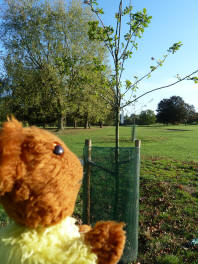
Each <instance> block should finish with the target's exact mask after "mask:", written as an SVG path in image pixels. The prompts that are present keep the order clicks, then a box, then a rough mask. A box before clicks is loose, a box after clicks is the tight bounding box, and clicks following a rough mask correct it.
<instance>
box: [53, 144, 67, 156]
mask: <svg viewBox="0 0 198 264" xmlns="http://www.w3.org/2000/svg"><path fill="white" fill-rule="evenodd" d="M53 153H54V154H56V155H62V154H63V153H64V149H63V147H62V146H61V145H55V147H54V150H53Z"/></svg>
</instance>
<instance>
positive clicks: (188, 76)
mask: <svg viewBox="0 0 198 264" xmlns="http://www.w3.org/2000/svg"><path fill="white" fill-rule="evenodd" d="M197 72H198V70H196V71H194V72H192V73H191V74H189V75H186V76H185V77H183V78H180V79H179V80H178V81H176V82H174V83H171V84H168V85H165V86H161V87H158V88H155V89H152V90H150V91H148V92H146V93H143V94H141V95H140V96H138V97H136V98H135V99H134V100H132V101H129V102H127V103H126V104H125V105H123V106H122V107H121V108H124V107H126V106H128V105H130V104H132V103H133V102H135V101H137V100H138V99H140V98H141V97H143V96H145V95H147V94H149V93H152V92H155V91H158V90H161V89H165V88H168V87H171V86H173V85H175V84H177V83H180V82H182V81H184V80H188V78H190V77H191V76H192V75H194V74H195V73H197Z"/></svg>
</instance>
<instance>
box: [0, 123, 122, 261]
mask: <svg viewBox="0 0 198 264" xmlns="http://www.w3.org/2000/svg"><path fill="white" fill-rule="evenodd" d="M82 175H83V173H82V167H81V164H80V161H79V159H78V158H77V157H76V156H75V155H74V154H73V153H72V152H71V151H70V150H69V149H68V148H67V147H66V146H65V144H64V143H63V142H62V141H61V140H60V139H59V138H58V137H56V136H55V135H54V134H51V133H49V132H48V131H45V130H42V129H39V128H37V127H26V128H23V127H22V125H21V123H20V122H18V121H17V120H16V119H14V118H11V119H10V120H8V121H7V122H5V123H3V127H2V129H1V132H0V202H1V204H2V205H3V207H4V209H5V211H6V212H7V214H8V215H9V216H10V218H11V219H13V220H14V221H13V222H12V223H10V224H9V225H8V226H7V227H5V228H2V229H1V230H0V263H1V264H85V263H86V264H96V263H97V264H114V263H117V262H118V261H119V259H120V257H121V255H122V252H123V248H124V244H125V232H124V230H123V226H124V224H123V223H116V222H113V221H107V222H98V223H96V225H95V227H93V228H91V227H87V226H81V227H78V226H77V225H76V224H75V222H76V220H75V219H74V218H72V217H71V215H72V213H73V210H74V205H75V201H76V197H77V194H78V191H79V189H80V185H81V181H82Z"/></svg>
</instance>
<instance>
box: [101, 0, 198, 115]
mask: <svg viewBox="0 0 198 264" xmlns="http://www.w3.org/2000/svg"><path fill="white" fill-rule="evenodd" d="M129 1H130V0H129ZM129 1H128V0H123V3H129ZM119 2H120V0H98V3H99V7H102V8H103V10H104V13H105V14H104V16H103V20H104V22H105V24H106V25H112V24H113V23H114V22H113V21H114V14H115V12H116V11H117V9H118V6H119ZM131 4H132V5H133V8H134V11H139V10H142V9H143V8H146V9H147V13H148V14H149V15H151V16H152V21H151V23H150V24H149V26H148V28H146V29H145V32H144V34H143V36H142V38H141V39H139V40H138V43H139V44H138V45H139V46H138V50H137V51H136V52H135V53H134V55H133V57H132V58H131V59H129V60H128V61H127V64H126V65H125V72H124V74H123V79H122V80H123V81H124V80H125V79H129V80H131V81H133V76H134V75H137V76H138V77H141V76H143V75H145V74H146V73H147V72H148V71H149V69H150V66H151V65H154V64H153V61H152V60H151V57H154V58H155V59H161V58H162V56H163V55H164V54H165V53H166V51H167V49H168V48H169V47H170V46H172V45H173V44H174V43H175V42H178V41H181V42H182V44H183V46H182V47H181V48H180V50H179V51H177V53H175V54H173V55H172V54H171V55H170V56H169V57H168V58H167V60H166V61H165V63H164V65H163V67H160V68H159V69H158V70H156V71H154V72H153V74H152V76H151V78H149V79H146V80H145V81H143V82H142V83H141V85H140V86H139V89H138V91H137V93H136V95H137V96H138V95H141V94H143V93H144V92H146V91H149V90H152V89H154V88H158V87H161V86H164V85H168V84H170V83H172V82H175V81H177V79H176V75H177V74H179V75H180V76H181V77H184V76H186V75H188V74H190V73H191V72H193V71H195V70H198V34H197V33H198V0H188V1H187V0H132V1H131ZM125 27H126V25H123V31H125V30H126V28H125ZM174 95H176V96H181V97H182V98H183V100H184V101H185V102H186V103H188V104H193V105H194V106H195V109H196V111H198V84H194V82H192V81H184V82H181V83H179V84H177V85H175V86H172V87H170V88H166V89H163V90H159V91H156V92H153V93H151V94H149V95H146V96H145V97H142V98H141V99H139V100H138V102H136V103H135V106H134V105H133V106H130V107H127V109H126V110H125V113H127V114H128V115H129V114H131V113H133V112H134V110H135V112H136V113H139V112H140V111H142V110H147V109H151V110H153V111H155V110H156V109H157V105H158V103H159V102H160V101H161V100H162V99H164V98H170V97H171V96H174Z"/></svg>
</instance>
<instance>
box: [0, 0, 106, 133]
mask: <svg viewBox="0 0 198 264" xmlns="http://www.w3.org/2000/svg"><path fill="white" fill-rule="evenodd" d="M92 19H93V18H92V15H91V13H90V11H89V10H88V9H87V8H82V5H81V2H80V1H78V0H73V1H71V2H70V3H69V4H68V2H67V1H65V0H60V1H56V2H54V3H53V2H51V1H45V2H40V1H38V0H17V1H13V0H7V9H6V10H5V12H4V17H3V20H2V23H1V33H2V34H1V35H2V36H4V37H3V44H4V47H5V49H6V55H5V56H4V67H5V71H6V77H7V79H9V80H10V82H9V85H8V86H7V87H6V89H7V94H9V97H10V99H11V101H12V104H11V105H10V112H12V113H13V114H15V115H16V116H17V117H18V118H19V119H21V120H27V121H30V122H32V123H35V122H40V123H44V122H47V123H49V122H53V121H54V120H58V124H59V128H62V127H63V122H64V119H65V117H66V116H67V115H72V114H73V113H76V114H77V113H78V114H79V116H84V117H85V116H86V113H84V112H85V111H84V109H89V112H91V111H92V112H94V114H95V116H96V115H97V114H98V115H101V112H103V113H104V111H103V108H104V107H106V104H107V102H105V101H101V100H100V107H98V109H97V111H94V110H93V107H92V109H90V108H91V107H88V105H87V104H89V105H92V106H94V105H96V104H95V103H94V102H95V101H97V100H98V101H99V97H101V96H102V94H104V91H106V90H108V88H109V86H108V82H106V81H105V80H106V78H107V75H108V73H109V70H108V67H107V61H106V59H105V57H106V56H105V55H106V48H105V47H104V45H103V44H102V43H101V42H100V41H94V42H90V41H89V37H88V22H89V21H90V20H92ZM98 64H99V65H101V66H103V67H102V68H101V67H100V68H99V67H98ZM105 65H106V66H105ZM90 83H91V85H90ZM85 94H86V95H87V97H86V99H85V100H82V99H83V98H85ZM79 98H80V100H79ZM100 99H101V98H100ZM91 100H92V102H91ZM83 104H84V105H83ZM104 115H105V114H104ZM89 116H90V113H89ZM74 117H75V116H74ZM97 118H98V119H99V117H97Z"/></svg>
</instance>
